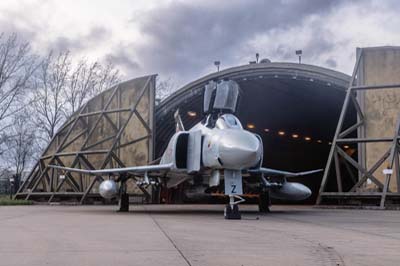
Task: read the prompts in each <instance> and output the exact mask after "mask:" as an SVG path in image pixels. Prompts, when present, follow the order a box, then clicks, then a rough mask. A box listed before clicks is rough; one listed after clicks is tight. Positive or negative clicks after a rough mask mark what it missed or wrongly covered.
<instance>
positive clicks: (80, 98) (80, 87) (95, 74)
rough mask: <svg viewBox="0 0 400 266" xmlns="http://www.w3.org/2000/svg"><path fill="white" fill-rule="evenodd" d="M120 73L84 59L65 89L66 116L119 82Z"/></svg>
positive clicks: (70, 77)
mask: <svg viewBox="0 0 400 266" xmlns="http://www.w3.org/2000/svg"><path fill="white" fill-rule="evenodd" d="M119 80H120V79H119V72H118V70H116V69H115V68H114V66H113V65H112V64H110V63H108V64H107V65H106V66H105V67H103V66H102V65H101V64H99V63H97V62H94V63H89V62H88V61H87V60H85V59H82V60H80V62H79V63H78V65H77V66H76V68H75V69H73V70H72V71H71V74H70V76H69V82H68V86H66V87H65V88H64V97H65V100H66V104H67V106H66V111H67V113H66V115H67V116H70V115H71V114H72V113H74V112H75V111H76V110H78V109H79V108H80V107H81V106H82V105H83V104H84V103H85V102H86V101H87V100H89V99H90V98H91V97H93V96H95V95H97V94H99V93H100V92H102V91H104V90H105V89H108V88H109V87H111V86H112V85H114V84H115V83H117V82H118V81H119Z"/></svg>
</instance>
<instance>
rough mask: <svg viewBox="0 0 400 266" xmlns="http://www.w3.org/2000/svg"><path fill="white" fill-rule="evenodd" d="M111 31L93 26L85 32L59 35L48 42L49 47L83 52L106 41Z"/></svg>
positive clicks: (56, 49)
mask: <svg viewBox="0 0 400 266" xmlns="http://www.w3.org/2000/svg"><path fill="white" fill-rule="evenodd" d="M111 35H112V33H111V31H110V30H108V29H107V28H105V27H102V26H95V27H92V28H91V29H90V31H89V32H88V33H86V34H83V35H79V36H75V37H67V36H64V35H61V36H59V37H57V38H56V39H55V40H54V41H53V42H51V43H50V45H49V46H50V48H51V49H53V50H55V51H66V50H68V51H76V52H83V51H84V50H88V49H91V48H92V47H93V46H95V45H96V44H97V43H99V42H102V41H106V40H107V39H109V38H111Z"/></svg>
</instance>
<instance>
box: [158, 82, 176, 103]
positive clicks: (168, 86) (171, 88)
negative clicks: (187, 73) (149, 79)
mask: <svg viewBox="0 0 400 266" xmlns="http://www.w3.org/2000/svg"><path fill="white" fill-rule="evenodd" d="M156 84H157V85H156V98H157V99H158V100H160V101H162V100H164V99H165V98H167V97H168V96H169V95H171V94H172V93H173V92H175V91H176V90H177V86H176V85H175V82H174V81H173V80H172V78H167V79H164V80H161V79H160V78H158V77H157V82H156Z"/></svg>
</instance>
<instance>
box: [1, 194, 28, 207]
mask: <svg viewBox="0 0 400 266" xmlns="http://www.w3.org/2000/svg"><path fill="white" fill-rule="evenodd" d="M32 204H33V202H32V201H30V200H22V199H16V200H14V199H10V197H9V196H0V206H12V205H32Z"/></svg>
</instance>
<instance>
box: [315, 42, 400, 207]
mask: <svg viewBox="0 0 400 266" xmlns="http://www.w3.org/2000/svg"><path fill="white" fill-rule="evenodd" d="M364 49H365V48H364ZM364 49H359V51H358V56H357V61H356V64H355V67H354V70H353V74H352V78H351V81H350V85H349V88H348V89H347V93H346V98H345V101H344V104H343V108H342V111H341V114H340V118H339V121H338V125H337V128H336V132H335V135H334V139H333V141H332V146H331V150H330V153H329V157H328V161H327V164H326V168H325V171H324V175H323V178H322V182H321V187H320V190H319V195H318V199H317V204H324V203H326V204H332V203H334V204H343V205H354V204H357V205H363V204H370V205H371V204H372V205H374V206H379V207H380V208H385V206H386V204H387V203H388V200H390V203H393V204H394V203H396V204H397V203H399V202H400V172H399V171H400V169H399V147H400V146H399V138H400V115H399V116H398V119H397V124H396V127H395V130H394V132H393V137H374V138H366V137H363V136H362V135H363V134H360V132H362V130H365V129H364V128H363V126H365V123H366V114H365V112H363V108H361V106H363V105H362V103H361V99H362V97H360V96H361V94H362V92H363V91H370V90H376V91H378V90H382V89H399V88H400V84H382V85H371V86H365V85H355V83H356V82H357V79H358V78H359V77H358V73H359V68H360V62H361V61H362V59H363V56H364ZM366 49H368V48H366ZM351 105H352V106H353V107H354V109H355V110H356V113H357V122H356V123H355V124H354V125H352V126H350V127H348V128H344V126H343V125H344V121H345V119H346V115H348V110H349V107H350V106H351ZM382 108H383V107H382ZM354 135H356V137H354ZM383 142H386V143H390V147H389V149H387V151H386V152H385V153H384V154H382V155H381V156H380V158H379V159H378V160H377V161H376V162H375V163H374V164H373V165H372V166H370V167H369V168H368V167H367V166H366V164H365V163H364V162H363V159H362V158H365V153H366V150H365V145H366V144H367V143H383ZM348 145H353V146H354V147H355V149H356V153H354V155H357V154H358V158H354V157H355V156H354V155H353V156H352V155H351V154H349V153H348V152H346V150H345V149H343V147H348ZM385 163H386V164H385ZM381 166H385V168H386V169H389V171H387V172H386V173H385V180H384V182H383V183H382V182H381V181H380V180H379V179H378V178H377V177H376V172H377V170H378V169H379V168H380V167H381ZM332 168H333V169H334V175H331V171H332V170H333V169H332ZM343 170H344V171H343ZM357 173H358V174H357ZM393 174H394V175H395V177H396V181H397V187H396V189H395V191H391V190H390V189H389V183H390V180H391V177H392V175H393ZM333 177H336V185H337V191H334V192H332V191H327V183H328V180H329V179H330V178H333ZM346 179H351V182H350V183H351V184H353V185H352V186H351V187H350V189H347V190H346V189H345V188H344V187H343V181H346ZM369 182H371V183H372V184H374V185H375V186H376V187H375V189H371V188H370V187H371V184H368V183H369ZM347 183H349V182H347ZM368 185H369V186H368Z"/></svg>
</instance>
